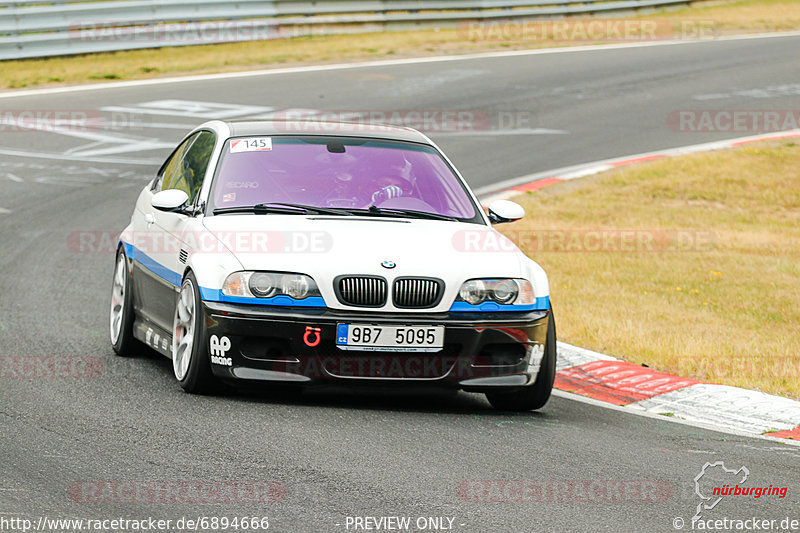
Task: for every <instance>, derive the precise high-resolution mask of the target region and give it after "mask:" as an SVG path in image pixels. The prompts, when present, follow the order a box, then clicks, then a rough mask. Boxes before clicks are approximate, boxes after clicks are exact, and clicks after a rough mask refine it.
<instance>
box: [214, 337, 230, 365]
mask: <svg viewBox="0 0 800 533" xmlns="http://www.w3.org/2000/svg"><path fill="white" fill-rule="evenodd" d="M209 345H210V346H209V349H210V351H211V363H212V364H215V365H222V366H233V361H232V360H231V358H230V357H227V355H228V350H230V349H231V340H230V339H229V338H228V337H222V338H219V337H217V336H216V335H211V338H210V339H209Z"/></svg>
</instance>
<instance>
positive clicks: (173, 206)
mask: <svg viewBox="0 0 800 533" xmlns="http://www.w3.org/2000/svg"><path fill="white" fill-rule="evenodd" d="M150 205H152V206H153V207H155V208H156V209H158V210H159V211H164V212H166V213H186V209H187V207H188V206H189V195H188V194H186V193H185V192H184V191H180V190H178V189H167V190H166V191H161V192H157V193H155V194H154V195H153V199H152V200H150Z"/></svg>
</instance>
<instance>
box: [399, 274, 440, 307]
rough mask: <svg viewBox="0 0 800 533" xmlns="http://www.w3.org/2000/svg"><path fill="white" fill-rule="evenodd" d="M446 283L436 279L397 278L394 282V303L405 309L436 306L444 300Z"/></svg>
mask: <svg viewBox="0 0 800 533" xmlns="http://www.w3.org/2000/svg"><path fill="white" fill-rule="evenodd" d="M443 289H444V282H443V281H442V280H440V279H436V278H397V279H396V280H395V281H394V291H393V293H392V294H393V295H392V298H393V302H394V306H395V307H400V308H404V309H425V308H427V307H434V306H436V305H437V304H438V303H439V301H440V300H441V299H442V293H443V292H444V290H443Z"/></svg>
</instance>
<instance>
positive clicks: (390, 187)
mask: <svg viewBox="0 0 800 533" xmlns="http://www.w3.org/2000/svg"><path fill="white" fill-rule="evenodd" d="M381 170H382V173H381V174H380V177H378V178H377V179H376V180H375V181H374V184H375V185H376V186H377V190H375V192H373V193H372V198H371V201H370V204H369V205H370V206H372V205H374V206H380V204H382V203H384V202H386V201H388V200H391V199H393V198H400V197H402V196H405V197H408V196H411V195H413V193H414V184H413V179H412V177H411V163H409V162H408V161H406V159H405V158H401V159H400V160H399V161H396V162H394V164H392V165H391V166H389V167H388V168H385V169H381Z"/></svg>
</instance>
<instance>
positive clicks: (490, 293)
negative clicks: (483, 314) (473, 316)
mask: <svg viewBox="0 0 800 533" xmlns="http://www.w3.org/2000/svg"><path fill="white" fill-rule="evenodd" d="M457 300H461V301H464V302H467V303H468V304H470V305H479V304H481V303H483V302H497V303H499V304H500V305H512V304H513V305H531V304H534V303H536V297H535V296H534V294H533V286H531V282H530V281H528V280H526V279H471V280H469V281H466V282H464V284H463V285H462V286H461V290H459V291H458V298H457Z"/></svg>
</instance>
